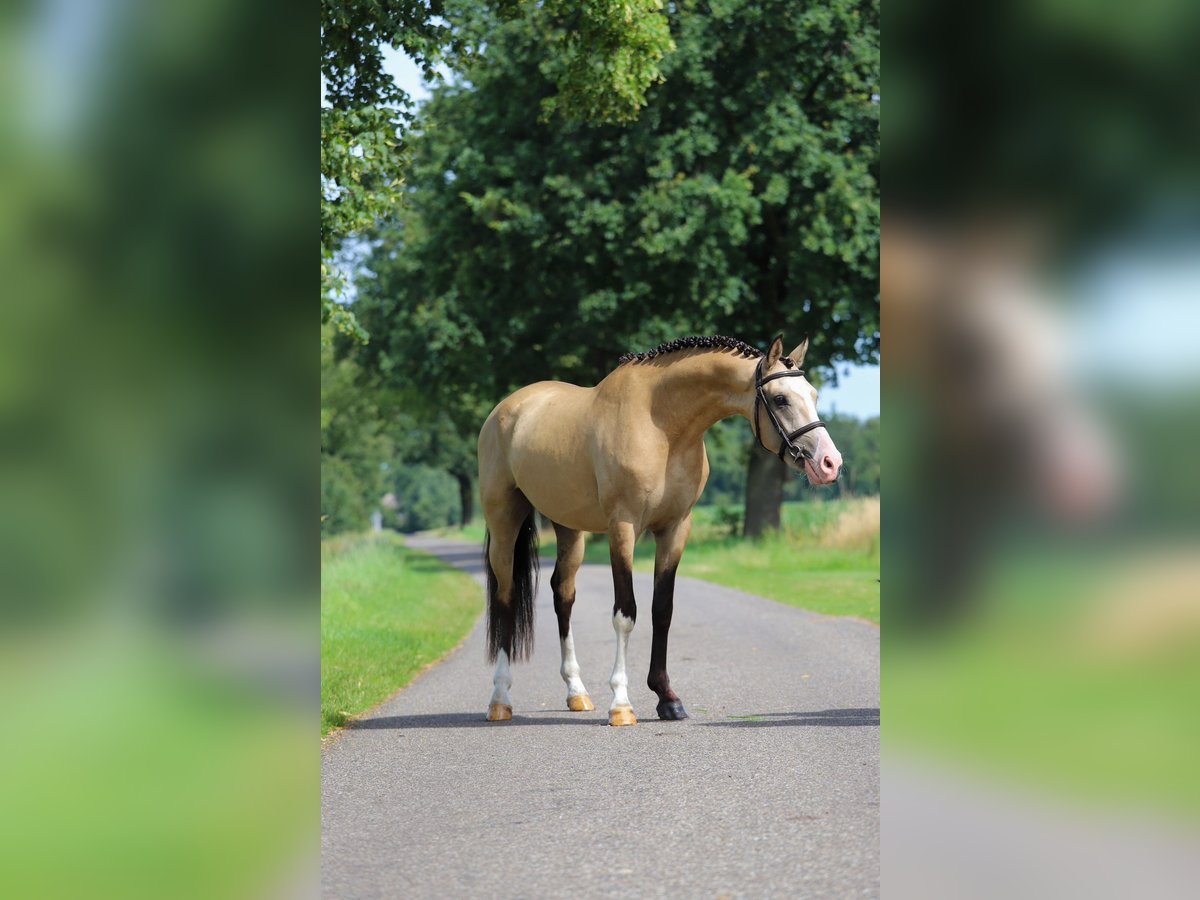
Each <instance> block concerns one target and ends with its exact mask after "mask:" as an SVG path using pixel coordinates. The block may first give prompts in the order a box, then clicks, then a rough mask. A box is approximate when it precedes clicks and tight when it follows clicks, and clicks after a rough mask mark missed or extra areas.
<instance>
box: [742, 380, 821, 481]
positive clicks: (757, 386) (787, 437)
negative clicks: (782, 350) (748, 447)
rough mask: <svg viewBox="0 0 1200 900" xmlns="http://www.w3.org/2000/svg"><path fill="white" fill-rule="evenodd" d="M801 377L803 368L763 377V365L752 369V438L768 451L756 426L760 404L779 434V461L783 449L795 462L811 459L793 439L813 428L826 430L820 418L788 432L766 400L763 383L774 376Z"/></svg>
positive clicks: (810, 455)
mask: <svg viewBox="0 0 1200 900" xmlns="http://www.w3.org/2000/svg"><path fill="white" fill-rule="evenodd" d="M789 362H790V360H789ZM793 365H794V363H793ZM803 377H804V370H803V369H789V370H788V371H787V372H776V373H775V374H774V375H767V376H765V377H764V376H763V367H762V366H761V365H760V366H759V367H758V368H757V369H755V371H754V439H755V440H756V441H758V446H760V447H762V448H763V449H764V450H767V452H768V453H769V452H770V450H769V449H768V448H767V445H766V444H764V443H763V440H762V434H761V431H760V429H759V427H758V407H759V404H762V406H763V407H764V408H765V409H766V411H767V416H768V417H769V418H770V420H771V424H772V425H774V426H775V431H776V432H777V433H778V434H779V454H778V455H779V459H780V461H783V453H784V451H785V450H786V451H787V452H788V453H790V454H791V457H792V459H793V460H794V461H796V462H799V461H800V460H801V459H807V460H810V461H811V460H812V454H811V453H809V452H808V451H807V450H805V449H803V448H801V447H797V446H796V445H795V444H794V443H793V441H795V439H796V438H798V437H800V435H802V434H808V432H810V431H812V430H813V429H815V428H825V429H826V430H828V428H827V426H826V425H825V423H824V422H822V421H821V420H820V419H816V420H815V421H812V422H809V423H808V424H807V425H803V426H801V427H800V428H797V429H796V430H795V431H793V432H792V433H791V434H789V433H788V432H787V430H786V429H785V428H784V427H783V425H782V424H781V423H780V421H779V417H778V416H776V415H775V410H773V409H772V408H771V404H770V403H769V402H768V401H767V395H766V393H765V392H764V391H763V385H764V384H766V383H767V382H768V381H774V380H775V379H776V378H803Z"/></svg>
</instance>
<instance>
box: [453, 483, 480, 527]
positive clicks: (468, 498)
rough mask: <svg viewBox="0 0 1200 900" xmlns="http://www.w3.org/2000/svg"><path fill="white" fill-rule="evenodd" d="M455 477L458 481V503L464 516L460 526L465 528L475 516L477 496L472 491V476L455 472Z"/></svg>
mask: <svg viewBox="0 0 1200 900" xmlns="http://www.w3.org/2000/svg"><path fill="white" fill-rule="evenodd" d="M454 477H455V479H457V481H458V503H459V510H460V515H461V516H462V519H461V520H460V522H459V524H460V525H464V526H465V525H467V524H469V523H470V521H471V517H472V516H474V515H475V496H474V493H473V491H472V485H471V476H470V475H467V474H464V473H463V472H455V473H454Z"/></svg>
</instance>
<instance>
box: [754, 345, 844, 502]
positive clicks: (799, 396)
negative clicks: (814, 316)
mask: <svg viewBox="0 0 1200 900" xmlns="http://www.w3.org/2000/svg"><path fill="white" fill-rule="evenodd" d="M807 352H808V338H805V339H804V341H803V342H802V343H801V344H800V346H798V347H797V348H796V349H795V350H793V351H792V352H791V353H790V354H789V355H787V356H784V355H783V335H780V336H779V337H777V338H775V340H774V341H773V342H772V344H771V349H770V350H768V351H767V355H766V356H764V357H763V358H762V359H761V360H760V361H759V364H758V370H757V373H756V375H755V392H756V399H755V405H754V431H755V434H756V435H757V436H758V440H759V443H761V444H762V445H763V446H764V447H765V448H766V449H767V450H770V451H771V452H772V453H775V454H777V455H778V456H779V458H780V459H782V460H784V461H785V462H786V463H787V464H788V465H789V466H791V467H792V468H793V469H796V470H797V471H799V472H803V473H804V474H805V475H806V476H808V480H809V481H810V482H811V483H812V484H830V483H831V482H834V481H836V480H837V477H838V473H839V472H841V469H842V454H840V453H839V452H838V449H837V447H835V446H834V444H833V438H831V437H830V436H829V430H828V429H827V428H826V427H825V425H824V423H822V422H821V420H820V419H818V418H817V389H816V388H814V387H813V386H812V385H811V384H810V383H809V381H808V379H807V378H805V377H804V371H803V370H802V369H801V368H800V366H801V364H802V363H803V362H804V354H805V353H807Z"/></svg>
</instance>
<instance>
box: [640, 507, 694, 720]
mask: <svg viewBox="0 0 1200 900" xmlns="http://www.w3.org/2000/svg"><path fill="white" fill-rule="evenodd" d="M691 530H692V517H691V514H690V513H689V514H688V515H687V516H686V517H685V518H683V519H681V520H680V521H679V522H677V523H675V524H674V525H671V526H669V527H668V528H664V529H663V530H662V531H660V532H658V533H656V534H655V536H654V539H655V548H654V605H653V606H652V607H651V609H650V616H651V621H652V622H653V623H654V640H653V643H652V644H651V647H650V675H649V676H648V677H647V678H646V685H647V686H648V687H649V688H650V690H652V691H654V693H656V694H658V707H657V712H658V717H659V718H660V719H668V720H672V721H673V720H678V719H686V718H687V717H688V714H687V710H686V709H684V708H683V701H681V700H680V699H679V696H678V695H677V694H676V693H675V691H673V690H672V689H671V679H670V677H669V676H668V675H667V632H669V631H670V630H671V612H672V610H673V608H674V604H675V572H676V570H677V569H678V568H679V560H680V559H681V558H682V557H683V547H684V545H685V544H686V543H687V539H688V534H690V533H691Z"/></svg>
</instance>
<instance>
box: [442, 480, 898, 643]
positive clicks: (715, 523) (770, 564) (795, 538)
mask: <svg viewBox="0 0 1200 900" xmlns="http://www.w3.org/2000/svg"><path fill="white" fill-rule="evenodd" d="M740 515H741V508H740V507H734V506H699V507H697V508H696V510H695V512H694V513H693V525H692V536H691V539H690V540H689V541H688V545H687V550H686V551H685V552H684V554H683V563H682V564H681V565H680V567H679V574H680V575H681V576H684V577H688V578H700V579H703V580H705V581H712V582H714V583H716V584H723V585H726V586H727V587H733V588H737V589H738V590H742V591H746V592H747V593H751V594H758V595H760V596H763V597H770V598H771V599H772V600H778V601H779V602H780V603H786V604H788V605H790V606H798V607H801V608H803V609H809V610H812V611H814V612H820V613H826V614H829V615H837V616H857V617H858V618H861V619H866V620H868V621H871V622H875V623H878V622H879V498H878V497H859V498H849V499H835V500H828V501H824V502H821V501H818V502H812V501H807V502H802V503H785V504H784V505H783V516H782V520H783V527H782V528H781V529H780V530H779V531H778V532H771V533H768V534H767V535H765V536H764V537H761V538H757V539H754V540H748V539H746V538H743V537H740V536H738V526H739V522H740ZM441 533H442V534H444V535H445V536H447V537H451V538H455V539H457V540H463V541H467V542H470V543H478V544H479V545H480V546H481V547H482V545H483V535H484V525H483V522H482V521H481V520H476V521H474V522H472V523H471V524H470V525H469V526H468V527H466V528H458V529H453V530H447V531H444V532H441ZM556 546H557V545H556V542H555V539H554V529H553V528H548V529H545V530H544V531H543V532H542V533H541V555H542V556H543V557H549V558H550V559H553V557H554V555H555V550H556ZM584 561H585V562H589V563H598V564H601V565H608V561H609V560H608V540H607V538H606V537H605V536H604V535H593V536H591V537H589V539H588V543H587V551H586V555H585V557H584ZM543 565H544V566H546V568H547V572H546V575H547V576H548V575H549V569H550V567H552V565H553V564H552V563H546V562H545V561H543ZM634 569H635V570H636V571H639V572H652V571H654V539H653V537H652V536H650V535H643V536H642V538H641V539H640V540H639V541H638V543H637V547H636V549H635V551H634Z"/></svg>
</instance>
